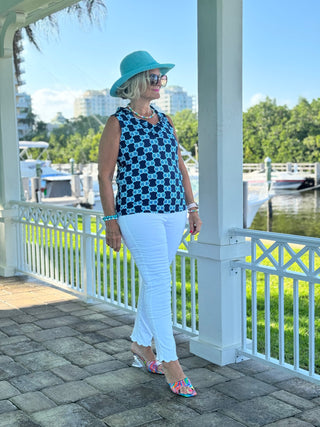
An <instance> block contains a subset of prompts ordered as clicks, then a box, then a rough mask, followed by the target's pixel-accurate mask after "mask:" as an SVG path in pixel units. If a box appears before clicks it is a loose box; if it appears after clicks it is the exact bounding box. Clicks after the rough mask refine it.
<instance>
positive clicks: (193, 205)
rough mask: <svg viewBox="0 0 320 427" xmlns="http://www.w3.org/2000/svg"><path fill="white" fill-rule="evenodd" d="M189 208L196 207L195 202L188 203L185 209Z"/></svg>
mask: <svg viewBox="0 0 320 427" xmlns="http://www.w3.org/2000/svg"><path fill="white" fill-rule="evenodd" d="M191 208H198V205H197V203H196V202H192V203H189V204H188V205H187V209H191Z"/></svg>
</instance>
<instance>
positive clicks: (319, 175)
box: [314, 162, 320, 185]
mask: <svg viewBox="0 0 320 427" xmlns="http://www.w3.org/2000/svg"><path fill="white" fill-rule="evenodd" d="M314 169H315V185H319V184H320V163H319V162H317V163H315V165H314Z"/></svg>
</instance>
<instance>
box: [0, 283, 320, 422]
mask: <svg viewBox="0 0 320 427" xmlns="http://www.w3.org/2000/svg"><path fill="white" fill-rule="evenodd" d="M133 320H134V315H133V314H130V313H128V312H126V311H123V310H120V309H117V308H114V307H112V306H110V305H107V304H104V303H102V302H98V303H93V304H91V303H86V302H84V301H81V300H80V299H78V298H77V297H75V296H73V295H71V294H69V293H66V292H63V291H61V290H58V289H56V288H54V287H50V286H49V285H46V284H44V283H41V282H39V281H37V280H35V279H30V278H27V277H26V276H17V277H11V278H4V277H0V427H2V426H3V427H9V426H24V427H29V426H30V427H31V426H44V427H47V426H49V427H62V426H63V427H69V426H70V427H73V426H74V427H82V426H90V427H95V426H97V427H98V426H110V427H134V426H142V425H143V426H183V427H184V426H186V425H188V426H199V427H205V426H219V427H240V426H269V427H271V426H274V427H286V426H297V427H307V426H320V385H319V386H318V385H315V384H312V383H310V382H308V381H306V380H303V379H300V378H297V377H295V376H293V374H291V373H286V372H283V371H280V370H279V369H277V368H270V367H267V366H265V365H263V364H261V363H258V362H256V361H253V360H246V361H243V362H241V363H237V364H232V365H228V366H224V367H219V366H216V365H214V364H212V363H209V362H208V361H206V360H203V359H200V358H199V357H196V356H194V355H192V354H191V353H190V352H189V346H188V337H186V336H184V335H183V334H177V335H176V341H177V347H178V354H179V357H180V360H181V363H182V365H183V367H184V369H185V372H186V374H187V375H188V376H189V377H190V378H191V380H192V382H193V383H194V385H195V386H196V388H197V391H198V396H197V397H195V398H190V399H186V398H182V397H179V396H175V395H174V394H173V393H171V391H170V390H169V387H168V386H167V385H166V382H165V379H164V377H162V376H160V375H153V374H149V373H148V372H146V371H144V370H142V369H137V368H133V367H131V363H132V357H131V353H130V339H129V335H130V332H131V328H132V323H133Z"/></svg>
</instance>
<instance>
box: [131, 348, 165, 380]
mask: <svg viewBox="0 0 320 427" xmlns="http://www.w3.org/2000/svg"><path fill="white" fill-rule="evenodd" d="M133 359H134V361H133V363H132V366H133V367H135V368H143V367H145V368H146V369H147V371H148V372H151V373H152V374H159V375H164V372H163V371H161V369H162V364H161V362H159V361H158V360H144V359H143V358H142V357H141V356H139V355H138V354H137V353H133Z"/></svg>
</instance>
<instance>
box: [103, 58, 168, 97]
mask: <svg viewBox="0 0 320 427" xmlns="http://www.w3.org/2000/svg"><path fill="white" fill-rule="evenodd" d="M173 67H174V64H159V62H157V61H156V60H155V59H154V58H153V57H152V56H151V55H150V53H148V52H146V51H144V50H138V51H136V52H132V53H130V54H129V55H127V56H125V57H124V58H123V60H122V61H121V64H120V73H121V77H120V79H118V80H117V81H116V82H115V83H114V84H113V85H112V87H111V89H110V95H111V96H114V97H117V96H118V95H117V90H118V89H119V87H120V86H121V85H123V83H125V82H126V81H127V80H129V79H130V78H131V77H133V76H135V75H136V74H139V73H142V72H143V71H148V70H153V69H154V68H159V70H160V72H161V74H167V72H168V71H170V70H171V68H173Z"/></svg>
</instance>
